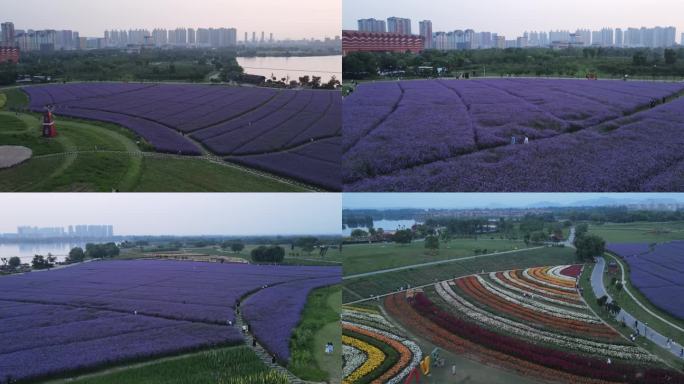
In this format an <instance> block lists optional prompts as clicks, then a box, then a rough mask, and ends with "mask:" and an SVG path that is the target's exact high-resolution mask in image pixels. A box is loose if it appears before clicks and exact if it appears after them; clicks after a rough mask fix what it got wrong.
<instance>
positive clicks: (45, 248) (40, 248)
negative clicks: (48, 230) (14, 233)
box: [0, 242, 85, 264]
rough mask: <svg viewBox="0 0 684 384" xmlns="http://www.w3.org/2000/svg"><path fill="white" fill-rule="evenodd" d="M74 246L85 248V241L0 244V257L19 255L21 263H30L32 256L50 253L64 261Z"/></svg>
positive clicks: (58, 259)
mask: <svg viewBox="0 0 684 384" xmlns="http://www.w3.org/2000/svg"><path fill="white" fill-rule="evenodd" d="M74 247H81V248H84V249H85V243H79V242H74V243H70V242H58V243H18V244H15V243H13V244H0V257H6V258H8V259H9V258H10V257H13V256H19V258H20V259H21V262H22V263H29V264H30V263H31V260H33V256H35V255H43V256H47V254H48V253H51V254H52V255H53V256H56V257H57V261H64V259H65V258H66V256H68V255H69V251H70V250H71V249H72V248H74Z"/></svg>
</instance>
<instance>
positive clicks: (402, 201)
mask: <svg viewBox="0 0 684 384" xmlns="http://www.w3.org/2000/svg"><path fill="white" fill-rule="evenodd" d="M605 198H610V199H619V200H625V199H629V200H649V199H661V200H672V201H677V202H679V203H680V204H684V194H682V193H345V194H344V196H343V198H342V207H343V208H347V209H352V208H374V209H383V208H509V207H513V208H518V207H528V206H530V205H532V204H536V203H540V202H550V203H554V204H556V203H560V204H562V205H568V204H569V203H573V202H577V201H580V202H582V201H587V200H596V199H605Z"/></svg>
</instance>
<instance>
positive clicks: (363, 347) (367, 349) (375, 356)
mask: <svg viewBox="0 0 684 384" xmlns="http://www.w3.org/2000/svg"><path fill="white" fill-rule="evenodd" d="M342 343H343V344H344V345H349V346H351V347H353V348H356V349H358V350H359V351H361V352H363V354H364V355H366V356H367V358H366V360H365V361H364V362H363V364H361V366H360V367H359V368H357V369H356V370H354V371H353V372H352V373H351V374H350V375H349V376H347V377H346V378H345V380H344V382H345V383H354V382H355V381H356V380H358V379H360V378H362V377H364V376H366V375H367V374H369V373H371V372H373V370H375V369H376V368H377V367H379V366H380V364H382V362H383V361H384V360H385V354H384V353H383V352H382V351H381V350H380V349H378V348H376V347H374V346H372V345H370V344H368V343H366V342H364V341H361V340H359V339H355V338H353V337H350V336H346V335H342Z"/></svg>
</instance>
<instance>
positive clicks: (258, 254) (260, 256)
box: [251, 245, 285, 263]
mask: <svg viewBox="0 0 684 384" xmlns="http://www.w3.org/2000/svg"><path fill="white" fill-rule="evenodd" d="M251 255H252V260H254V261H255V262H258V263H280V262H282V261H283V259H284V258H285V249H283V247H281V246H278V245H272V246H269V247H267V246H265V245H261V246H259V247H257V248H254V249H253V250H252V253H251Z"/></svg>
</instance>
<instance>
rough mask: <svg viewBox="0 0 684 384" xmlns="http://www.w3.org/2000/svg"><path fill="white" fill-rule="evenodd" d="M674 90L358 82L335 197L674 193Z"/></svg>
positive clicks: (678, 184) (683, 111) (680, 160)
mask: <svg viewBox="0 0 684 384" xmlns="http://www.w3.org/2000/svg"><path fill="white" fill-rule="evenodd" d="M682 92H684V83H656V82H639V81H628V82H623V81H588V80H550V79H483V80H469V81H463V80H419V81H400V82H377V83H366V84H361V85H359V86H358V87H357V89H356V91H355V92H354V93H353V94H352V95H351V96H349V97H348V98H346V99H345V101H344V112H343V138H342V178H343V183H344V190H345V191H416V192H420V191H463V192H465V191H490V192H491V191H518V192H521V191H563V192H571V191H596V192H597V191H613V192H615V191H681V190H684V176H683V175H684V173H682V172H681V170H682V169H684V152H682V151H681V148H682V146H683V145H684V98H682V97H678V96H680V95H681V93H682ZM653 101H655V102H656V105H655V106H654V107H653V108H651V103H652V102H653ZM513 137H515V144H512V141H513V139H512V138H513ZM525 137H527V138H528V139H529V144H524V139H525Z"/></svg>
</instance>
